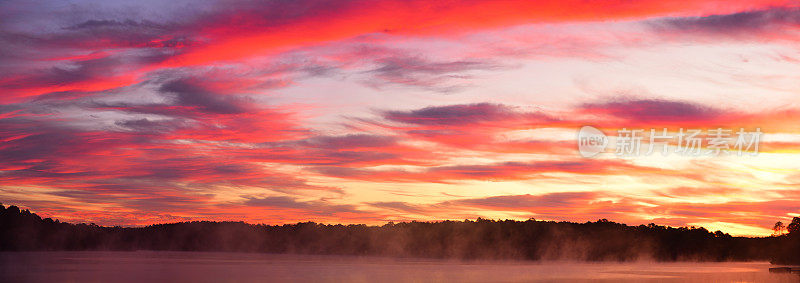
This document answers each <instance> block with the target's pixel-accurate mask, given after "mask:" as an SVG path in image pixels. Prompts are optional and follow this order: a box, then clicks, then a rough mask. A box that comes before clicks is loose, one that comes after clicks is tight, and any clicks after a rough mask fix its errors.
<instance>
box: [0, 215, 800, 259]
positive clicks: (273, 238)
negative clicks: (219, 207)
mask: <svg viewBox="0 0 800 283" xmlns="http://www.w3.org/2000/svg"><path fill="white" fill-rule="evenodd" d="M776 226H777V225H776ZM786 228H788V231H789V233H788V234H785V235H780V236H771V237H763V238H747V237H732V236H730V235H728V234H725V233H722V232H720V231H717V232H713V233H712V232H709V231H708V230H706V229H705V228H685V227H682V228H673V227H666V226H659V225H655V224H649V225H640V226H628V225H625V224H620V223H615V222H611V221H608V220H605V219H601V220H599V221H597V222H587V223H571V222H554V221H536V220H532V219H531V220H528V221H512V220H505V221H494V220H485V219H478V220H477V221H470V220H466V221H444V222H435V223H433V222H404V223H389V224H386V225H383V226H367V225H323V224H317V223H313V222H306V223H298V224H291V225H275V226H273V225H255V224H247V223H244V222H208V221H201V222H182V223H173V224H157V225H150V226H146V227H133V228H123V227H103V226H97V225H94V224H70V223H64V222H59V221H58V220H52V219H50V218H45V219H42V218H41V217H39V216H38V215H36V214H34V213H31V212H30V211H28V210H22V211H21V210H20V209H19V208H18V207H16V206H10V207H8V208H6V207H5V206H2V205H0V250H3V251H31V250H120V251H131V250H171V251H227V252H264V253H298V254H337V255H374V256H399V257H432V258H457V259H526V260H583V261H632V260H657V261H678V260H698V261H724V260H741V261H745V260H772V261H773V262H776V263H800V218H797V217H795V218H794V220H793V222H792V223H791V224H789V225H788V226H786Z"/></svg>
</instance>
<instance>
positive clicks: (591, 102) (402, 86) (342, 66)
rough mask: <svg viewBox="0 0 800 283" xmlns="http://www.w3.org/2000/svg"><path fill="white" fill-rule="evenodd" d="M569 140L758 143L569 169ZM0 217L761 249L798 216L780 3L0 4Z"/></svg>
mask: <svg viewBox="0 0 800 283" xmlns="http://www.w3.org/2000/svg"><path fill="white" fill-rule="evenodd" d="M584 125H592V126H595V127H597V128H599V129H602V130H603V131H604V132H605V133H606V134H608V135H609V136H612V137H613V136H616V135H617V130H619V129H622V128H627V129H632V128H633V129H644V130H645V131H646V132H648V133H649V130H650V129H651V128H654V129H663V128H664V127H666V128H668V129H669V131H670V132H676V131H678V130H679V129H680V128H685V129H689V128H692V129H702V130H703V131H706V130H708V129H716V128H727V129H734V130H739V129H740V128H744V129H745V130H749V131H752V130H754V129H756V128H759V129H760V131H761V132H763V133H764V134H763V136H762V137H761V140H760V144H759V145H760V147H759V152H758V155H757V156H752V155H750V154H744V155H742V156H739V155H737V154H721V155H703V156H682V155H679V154H669V155H667V156H663V155H660V154H654V155H649V156H643V155H642V156H623V157H621V156H617V155H615V154H614V148H613V147H611V148H609V149H607V152H605V153H601V154H600V155H598V156H596V157H593V158H584V157H582V156H580V155H579V154H578V150H577V142H576V134H577V132H578V129H580V128H581V126H584ZM734 132H735V131H734ZM673 146H674V144H673ZM643 147H647V145H646V144H645V145H643ZM670 150H671V151H672V149H670ZM0 202H2V203H3V204H4V205H11V204H13V205H19V206H21V207H24V208H29V209H31V210H32V211H33V212H36V213H38V214H40V215H42V216H45V217H53V218H58V219H60V220H62V221H69V222H86V223H89V222H94V223H97V224H101V225H123V226H139V225H147V224H153V223H164V222H177V221H188V220H233V221H240V220H241V221H246V222H250V223H267V224H283V223H294V222H298V221H315V222H322V223H365V224H383V223H386V222H388V221H395V222H398V221H408V220H423V221H435V220H445V219H454V220H463V219H475V218H477V217H483V218H492V219H519V220H524V219H528V218H535V219H538V220H558V221H561V220H565V221H576V222H585V221H595V220H597V219H600V218H607V219H609V220H612V221H616V222H622V223H626V224H629V225H639V224H647V223H651V222H653V223H656V224H660V225H670V226H703V227H706V228H708V229H709V230H712V231H714V230H722V231H724V232H728V233H731V234H734V235H759V236H763V235H769V234H770V233H771V232H772V231H771V228H772V225H773V224H774V223H775V222H776V221H784V222H785V223H786V222H788V220H789V219H791V217H793V216H800V2H798V1H760V0H751V1H730V0H728V1H721V0H720V1H705V0H698V1H677V0H676V1H672V0H659V1H649V0H645V1H622V0H620V1H586V0H566V1H479V0H472V1H423V0H412V1H399V0H398V1H392V0H376V1H309V0H300V1H264V2H259V1H252V2H251V1H235V2H233V1H231V2H228V1H208V2H202V3H200V2H197V1H169V2H164V1H99V0H96V1H64V2H61V1H27V0H25V1H23V0H10V1H0Z"/></svg>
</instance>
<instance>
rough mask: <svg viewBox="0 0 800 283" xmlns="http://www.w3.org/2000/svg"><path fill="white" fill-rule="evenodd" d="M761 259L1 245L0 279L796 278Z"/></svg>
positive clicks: (512, 280) (651, 279) (484, 280)
mask: <svg viewBox="0 0 800 283" xmlns="http://www.w3.org/2000/svg"><path fill="white" fill-rule="evenodd" d="M769 267H770V264H769V263H766V262H722V263H688V262H681V263H653V262H634V263H575V262H531V261H466V262H465V261H451V260H433V259H406V258H402V259H396V258H377V257H354V256H309V255H276V254H251V253H209V252H154V251H137V252H4V253H0V282H265V281H268V282H408V281H415V282H431V281H433V282H531V281H546V282H553V281H556V282H576V281H578V282H579V281H605V282H620V281H623V282H642V281H645V282H711V281H715V282H798V281H799V280H800V276H798V275H795V274H775V273H769V271H768V268H769Z"/></svg>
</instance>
